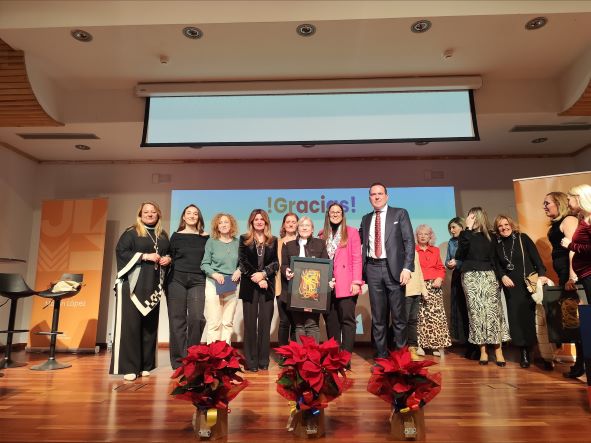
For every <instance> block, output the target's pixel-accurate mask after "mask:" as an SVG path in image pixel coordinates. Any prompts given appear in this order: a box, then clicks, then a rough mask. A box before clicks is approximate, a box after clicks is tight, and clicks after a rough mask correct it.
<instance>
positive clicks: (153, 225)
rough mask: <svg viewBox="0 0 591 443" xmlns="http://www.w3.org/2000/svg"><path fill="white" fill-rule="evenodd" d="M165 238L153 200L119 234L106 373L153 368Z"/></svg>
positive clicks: (127, 374)
mask: <svg viewBox="0 0 591 443" xmlns="http://www.w3.org/2000/svg"><path fill="white" fill-rule="evenodd" d="M169 246H170V242H169V240H168V235H167V234H166V232H165V231H164V230H163V229H162V211H160V207H159V206H158V205H157V204H156V203H154V202H145V203H142V204H141V205H140V207H139V209H138V211H137V216H136V222H135V223H134V224H133V225H132V226H130V227H129V228H127V229H126V230H125V232H124V233H123V234H122V235H121V237H120V238H119V241H118V242H117V247H116V249H115V255H116V258H117V280H116V282H115V283H116V290H117V299H116V309H115V334H114V339H113V353H112V356H111V367H110V369H109V373H110V374H124V378H125V380H128V381H131V380H135V379H136V378H137V376H138V375H142V376H144V377H146V376H149V375H150V371H151V370H152V369H155V368H156V344H157V341H158V315H159V312H160V303H159V302H160V298H161V297H162V295H163V294H164V289H163V283H164V273H165V269H164V268H165V267H167V266H168V265H169V264H170V262H171V258H170V256H169V255H168V252H169Z"/></svg>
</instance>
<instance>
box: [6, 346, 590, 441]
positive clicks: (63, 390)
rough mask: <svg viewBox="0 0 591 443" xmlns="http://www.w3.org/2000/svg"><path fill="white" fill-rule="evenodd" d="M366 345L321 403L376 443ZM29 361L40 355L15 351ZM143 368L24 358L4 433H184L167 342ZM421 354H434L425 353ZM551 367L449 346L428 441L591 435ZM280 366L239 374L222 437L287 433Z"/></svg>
mask: <svg viewBox="0 0 591 443" xmlns="http://www.w3.org/2000/svg"><path fill="white" fill-rule="evenodd" d="M370 357H371V350H370V349H369V348H367V347H366V348H364V347H361V348H360V349H358V350H357V351H356V353H355V354H354V355H353V360H352V369H353V370H352V372H350V373H349V374H350V377H352V378H353V379H354V380H355V384H354V385H353V387H352V388H351V389H350V390H349V391H347V392H345V393H344V394H343V395H342V396H341V397H340V398H338V399H337V400H335V401H334V402H332V403H330V404H329V407H328V409H327V410H326V417H327V422H326V425H327V427H326V437H325V439H324V440H325V441H331V442H332V441H339V442H341V443H347V442H356V443H366V442H383V441H384V440H386V437H387V435H388V432H389V423H388V415H389V412H390V411H389V406H388V405H387V404H386V403H385V402H384V401H382V400H380V399H379V398H377V397H374V396H373V395H371V394H369V393H368V392H367V391H366V387H367V380H368V378H369V375H370V365H371V358H370ZM13 358H14V359H15V360H21V361H27V362H28V366H30V365H32V364H37V363H40V362H43V360H45V359H47V354H27V353H25V352H24V351H21V352H17V353H15V354H14V355H13ZM158 358H159V362H160V367H159V368H158V369H156V370H155V371H154V372H153V373H152V375H151V376H150V377H141V378H138V379H137V380H136V381H134V382H125V381H123V379H122V377H120V376H110V375H108V373H107V372H108V366H109V359H110V354H108V353H106V352H105V351H103V352H101V353H100V354H97V355H72V354H58V355H57V359H58V360H59V361H61V362H67V363H71V364H72V367H71V368H69V369H62V370H57V371H50V372H38V371H31V370H29V369H28V367H22V368H12V369H7V370H4V371H3V372H4V377H2V378H0V441H2V442H50V441H51V442H55V441H59V442H144V443H145V442H167V443H172V442H188V441H196V440H197V439H196V437H195V435H194V433H193V429H192V426H191V417H192V414H193V411H194V407H193V406H192V405H191V404H190V403H188V402H184V401H180V400H175V399H173V398H172V397H171V396H170V395H169V393H170V391H171V386H172V385H171V380H170V375H171V373H172V370H171V368H170V365H169V359H168V350H167V349H161V350H159V353H158ZM426 358H429V359H431V358H432V359H435V360H436V361H439V359H438V358H436V357H431V356H428V357H426ZM567 369H568V365H567V364H557V365H556V368H555V369H554V371H552V372H545V371H543V370H542V369H540V368H538V367H532V368H530V369H521V368H520V367H519V364H518V363H516V362H515V361H509V362H508V363H507V367H505V368H499V367H497V366H496V365H495V363H494V362H492V361H491V362H490V363H489V364H488V365H487V366H479V365H478V362H475V361H469V360H465V359H464V358H462V357H461V356H460V355H459V354H456V353H453V352H452V353H447V354H446V355H445V358H444V359H443V360H442V361H441V364H438V365H436V366H433V367H432V368H431V370H432V371H441V373H442V375H443V389H442V391H441V393H440V394H439V396H437V397H436V398H435V399H434V400H433V401H432V402H431V403H430V404H428V405H427V406H426V408H425V418H426V427H427V441H429V442H470V443H474V442H493V441H494V442H506V443H509V442H536V443H540V442H561V441H563V442H569V443H571V442H589V440H590V437H589V436H590V435H591V412H590V410H589V405H588V401H587V387H586V384H585V383H582V382H581V381H579V380H567V379H564V378H563V377H562V372H563V371H566V370H567ZM277 373H278V368H277V365H276V364H275V363H272V364H271V366H270V368H269V371H260V372H258V373H256V374H252V373H246V374H245V377H246V378H247V379H248V380H249V381H250V383H251V385H250V386H249V387H247V388H246V389H245V390H244V391H243V392H242V393H241V394H240V395H239V396H238V397H237V398H236V399H235V400H234V401H232V402H231V404H230V407H231V413H230V414H229V419H228V420H229V436H228V439H227V441H229V442H269V443H271V442H281V443H285V441H286V440H287V441H291V440H295V438H294V437H293V436H292V435H291V434H289V433H288V432H287V431H286V430H285V425H286V422H287V417H288V415H289V408H288V405H287V401H286V400H284V399H283V398H282V397H281V396H279V394H277V392H276V391H275V379H276V376H277Z"/></svg>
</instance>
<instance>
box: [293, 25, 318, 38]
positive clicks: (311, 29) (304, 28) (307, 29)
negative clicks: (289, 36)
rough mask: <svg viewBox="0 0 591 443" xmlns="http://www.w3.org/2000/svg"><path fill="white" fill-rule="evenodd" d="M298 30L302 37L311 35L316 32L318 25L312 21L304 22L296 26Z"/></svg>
mask: <svg viewBox="0 0 591 443" xmlns="http://www.w3.org/2000/svg"><path fill="white" fill-rule="evenodd" d="M296 32H297V33H298V35H301V36H302V37H310V36H312V35H314V34H315V33H316V26H314V25H312V24H310V23H304V24H301V25H299V26H298V27H297V28H296Z"/></svg>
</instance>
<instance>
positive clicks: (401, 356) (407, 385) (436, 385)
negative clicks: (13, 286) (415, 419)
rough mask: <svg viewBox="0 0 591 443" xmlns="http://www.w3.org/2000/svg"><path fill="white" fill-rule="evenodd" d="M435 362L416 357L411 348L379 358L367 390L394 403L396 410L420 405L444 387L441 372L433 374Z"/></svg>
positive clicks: (415, 407) (414, 407)
mask: <svg viewBox="0 0 591 443" xmlns="http://www.w3.org/2000/svg"><path fill="white" fill-rule="evenodd" d="M434 364H435V362H433V361H429V360H423V361H412V360H411V358H410V353H409V352H408V349H407V348H403V349H400V350H397V351H392V352H390V357H389V358H377V359H376V366H374V367H373V368H372V375H371V377H370V379H369V381H368V384H367V390H368V391H369V392H370V393H372V394H374V395H377V396H378V397H380V398H381V399H383V400H384V401H386V402H388V403H390V404H391V405H392V407H393V408H394V409H395V410H400V409H404V408H410V409H411V410H412V409H418V408H420V407H422V406H424V405H425V404H426V403H428V402H429V401H431V400H432V399H433V398H434V397H435V396H436V395H437V394H438V393H439V392H440V391H441V374H429V372H428V369H427V367H429V366H432V365H434Z"/></svg>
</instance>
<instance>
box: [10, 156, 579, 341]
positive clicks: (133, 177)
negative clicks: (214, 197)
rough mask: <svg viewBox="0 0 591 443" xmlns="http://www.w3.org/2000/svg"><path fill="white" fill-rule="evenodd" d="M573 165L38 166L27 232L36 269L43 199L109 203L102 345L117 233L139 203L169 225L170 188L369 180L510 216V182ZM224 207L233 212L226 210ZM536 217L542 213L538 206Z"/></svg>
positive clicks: (164, 324) (163, 337) (566, 161)
mask: <svg viewBox="0 0 591 443" xmlns="http://www.w3.org/2000/svg"><path fill="white" fill-rule="evenodd" d="M245 149H248V148H245ZM574 167H575V164H574V162H573V159H571V158H561V159H524V160H513V159H508V160H421V161H418V160H412V161H371V162H370V161H368V162H364V163H357V162H322V161H318V162H306V163H260V164H254V163H253V164H251V163H227V164H226V163H210V164H151V165H133V164H132V165H123V164H117V165H41V166H40V167H39V168H38V169H37V171H36V172H37V176H36V184H37V191H38V194H37V197H38V199H37V203H36V206H35V214H34V215H35V217H34V225H33V226H32V230H30V231H29V232H32V236H31V237H32V241H31V245H30V251H31V253H30V256H29V262H30V264H31V266H33V268H34V267H35V262H36V251H37V246H38V237H39V208H40V201H41V200H43V199H56V198H59V199H63V198H92V197H107V198H109V213H108V226H107V242H106V243H107V244H106V249H105V263H104V275H103V289H102V292H101V305H100V312H99V326H98V337H97V341H99V342H104V341H105V337H106V334H107V331H109V330H110V328H111V322H112V310H113V307H112V301H113V292H112V290H111V288H112V283H113V275H114V272H115V261H114V259H113V256H114V247H115V243H116V241H117V239H118V237H119V235H120V234H121V232H122V230H123V229H124V228H125V227H127V226H129V225H130V224H132V223H133V221H134V213H135V211H136V209H137V206H138V204H139V203H140V202H141V201H144V200H154V201H156V202H158V203H159V204H160V205H161V206H162V209H163V211H164V222H165V224H166V226H168V222H169V220H168V213H169V211H170V191H171V190H172V189H249V188H301V187H310V188H315V187H319V188H322V187H366V186H368V185H369V184H370V183H371V182H373V181H382V182H384V183H386V184H387V185H389V186H454V187H455V189H456V204H457V208H458V212H459V213H463V212H465V211H466V210H467V209H469V208H470V207H472V206H476V205H480V206H483V207H485V208H486V209H487V210H488V211H489V213H490V214H491V215H495V214H497V213H500V212H503V213H508V214H509V215H515V202H514V196H513V183H512V180H513V179H514V178H522V177H530V176H540V175H549V174H559V173H567V172H572V171H573V169H574ZM431 170H436V171H442V172H443V174H444V178H443V179H440V180H429V179H426V178H425V177H428V176H429V174H428V171H431ZM153 174H170V175H171V182H170V183H162V184H154V183H152V175H153ZM390 202H391V203H392V204H393V205H394V206H395V205H396V195H391V196H390ZM197 203H198V202H197ZM228 210H229V211H231V208H228ZM540 216H543V214H542V212H541V209H540ZM13 223H16V222H13ZM19 229H21V228H19ZM440 240H443V239H440ZM33 275H34V274H33ZM29 309H30V308H29ZM29 312H30V311H29ZM29 312H25V313H24V318H27V319H28V315H29ZM159 340H160V341H163V342H167V341H168V320H167V318H166V310H165V308H164V306H163V309H162V310H161V323H160V334H159Z"/></svg>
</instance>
